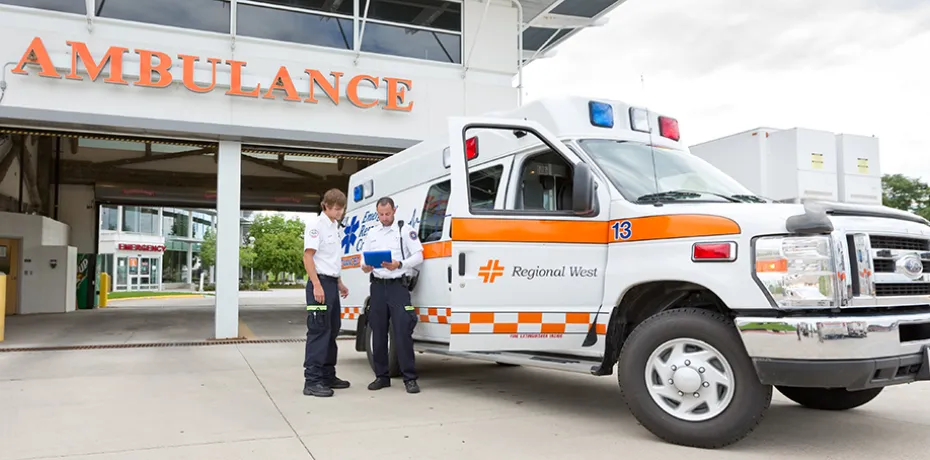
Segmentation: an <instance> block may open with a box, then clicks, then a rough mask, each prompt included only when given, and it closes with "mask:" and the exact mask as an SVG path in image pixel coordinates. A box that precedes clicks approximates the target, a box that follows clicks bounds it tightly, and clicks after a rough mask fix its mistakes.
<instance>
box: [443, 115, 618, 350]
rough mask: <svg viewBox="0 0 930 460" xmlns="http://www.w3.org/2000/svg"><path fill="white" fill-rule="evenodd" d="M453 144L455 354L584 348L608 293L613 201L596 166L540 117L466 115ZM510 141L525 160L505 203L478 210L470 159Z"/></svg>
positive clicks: (452, 126) (455, 122)
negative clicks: (610, 207)
mask: <svg viewBox="0 0 930 460" xmlns="http://www.w3.org/2000/svg"><path fill="white" fill-rule="evenodd" d="M449 140H450V144H449V145H450V148H451V154H450V157H451V168H450V169H451V180H452V193H451V194H450V197H449V211H450V213H451V225H450V230H451V234H450V239H451V242H452V243H451V244H452V250H451V253H452V264H453V270H452V272H453V277H452V301H451V305H452V317H451V326H450V332H451V337H450V343H449V347H450V350H451V351H493V350H524V351H533V350H537V351H564V350H571V349H579V348H581V347H582V346H583V343H584V342H585V337H586V336H587V335H588V332H589V330H590V329H591V325H592V322H593V320H594V318H595V317H596V316H597V312H598V308H599V306H600V302H601V299H602V296H603V290H604V286H603V278H604V269H605V268H606V261H607V237H608V229H607V225H608V224H607V214H608V206H607V203H608V201H607V200H605V199H604V197H600V198H599V197H598V190H597V187H596V185H595V178H594V175H593V174H592V172H591V170H590V169H589V168H588V166H587V165H586V164H584V163H583V162H582V161H581V159H580V158H579V157H578V156H577V155H575V153H574V152H572V151H570V150H569V149H568V148H567V147H566V146H565V145H564V144H563V143H562V142H560V141H559V140H558V139H557V138H556V137H555V136H553V135H552V134H551V133H549V132H547V130H546V129H545V128H544V127H543V126H541V125H540V124H538V123H535V122H531V121H526V120H518V119H514V120H507V119H499V118H488V119H479V118H474V117H468V118H460V117H457V118H455V119H452V120H450V123H449ZM508 143H509V144H508ZM501 145H504V146H507V145H513V146H515V147H516V151H515V152H514V153H516V152H521V153H519V154H516V155H514V154H509V157H510V158H512V159H515V160H518V161H514V165H513V168H512V169H511V173H510V174H509V177H508V181H507V188H506V190H507V192H506V193H507V196H506V197H505V200H504V204H503V206H500V205H498V206H495V209H491V210H489V209H483V208H480V207H477V206H474V204H473V203H471V202H470V194H471V188H472V187H471V184H470V182H469V173H470V172H471V169H474V166H472V165H471V164H470V162H469V158H473V157H475V156H478V157H480V156H485V155H501V153H500V152H499V151H495V150H494V149H495V148H496V147H498V146H501ZM489 146H490V147H489ZM514 181H517V182H519V184H518V186H514V183H513V182H514ZM605 190H606V189H605V188H603V187H601V192H602V193H603V192H604V191H605ZM599 202H600V205H599Z"/></svg>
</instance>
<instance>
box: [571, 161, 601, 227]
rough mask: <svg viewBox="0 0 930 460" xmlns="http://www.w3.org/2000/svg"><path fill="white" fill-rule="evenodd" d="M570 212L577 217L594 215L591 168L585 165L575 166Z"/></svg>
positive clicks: (592, 174)
mask: <svg viewBox="0 0 930 460" xmlns="http://www.w3.org/2000/svg"><path fill="white" fill-rule="evenodd" d="M572 186H573V187H574V189H573V190H572V211H573V212H574V213H575V215H578V216H589V215H591V214H594V202H595V196H596V195H595V193H594V188H595V185H594V173H592V172H591V167H590V166H588V165H587V164H585V163H578V164H576V165H575V172H574V174H573V176H572Z"/></svg>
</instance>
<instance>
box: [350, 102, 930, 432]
mask: <svg viewBox="0 0 930 460" xmlns="http://www.w3.org/2000/svg"><path fill="white" fill-rule="evenodd" d="M443 134H445V133H443ZM443 137H444V138H443V139H440V140H438V141H435V142H423V143H421V144H419V145H416V146H414V147H411V148H409V149H407V150H405V151H403V152H400V153H398V154H396V155H393V156H391V157H390V158H387V159H385V160H383V161H381V162H379V163H377V164H374V165H372V166H370V167H368V168H365V169H364V170H362V171H359V172H357V173H356V174H354V175H353V176H352V177H351V178H350V185H349V193H348V195H349V205H348V208H347V214H346V218H345V225H346V234H345V238H344V239H343V247H344V250H345V257H344V258H343V261H342V264H343V267H342V268H343V277H344V282H345V284H346V285H347V286H348V287H349V289H350V295H349V297H348V298H347V299H345V300H344V303H343V305H344V307H343V324H344V328H345V329H347V330H350V331H351V330H354V331H356V332H357V341H356V349H357V350H358V351H366V350H368V349H369V347H370V345H369V344H370V343H371V341H370V333H369V330H368V328H367V327H366V322H365V317H366V316H365V313H366V308H367V302H368V292H369V280H368V276H367V275H365V274H364V273H362V271H361V270H360V269H359V265H360V262H361V257H362V256H361V254H362V253H363V252H364V251H365V243H366V235H367V234H368V232H369V231H370V229H371V228H372V227H373V226H375V225H380V224H379V222H378V219H377V214H376V212H375V202H376V200H377V199H378V198H379V197H382V196H390V197H392V198H393V199H394V200H395V202H396V203H397V215H396V216H397V217H396V218H397V219H398V220H404V221H405V222H407V223H408V224H410V225H412V226H413V227H414V228H415V229H416V231H417V232H418V234H419V237H420V240H421V241H422V243H423V246H424V262H423V264H422V265H421V266H420V267H419V269H420V271H419V276H418V279H417V283H416V285H415V286H414V288H413V291H412V299H413V304H414V306H415V307H416V309H417V313H418V316H419V323H418V325H417V326H416V329H415V331H414V339H415V341H416V348H417V350H418V351H421V352H426V353H438V354H443V355H451V356H459V357H465V358H474V359H479V360H486V361H491V362H497V363H501V364H512V365H526V366H537V367H545V368H550V369H561V370H566V371H575V372H581V373H586V374H591V375H596V376H602V375H610V374H612V373H613V368H614V366H615V365H617V375H618V379H619V383H620V387H621V390H622V393H623V397H624V398H625V400H626V403H627V405H628V406H629V408H630V410H631V411H632V413H633V415H634V416H635V417H636V418H637V419H638V420H639V421H640V423H642V425H643V426H644V427H646V428H647V429H648V430H650V431H651V432H652V433H654V434H655V435H656V436H658V437H660V438H662V439H664V440H666V441H668V442H671V443H675V444H681V445H687V446H695V447H704V448H716V447H722V446H725V445H728V444H731V443H734V442H736V441H738V440H739V439H741V438H743V437H745V436H746V435H748V434H749V433H750V432H751V431H752V430H753V429H754V428H755V427H756V425H757V424H758V423H759V422H760V420H761V419H762V416H763V413H764V412H765V411H766V409H767V408H768V406H769V403H770V401H771V398H772V387H773V386H774V387H775V388H778V389H779V390H780V391H781V392H782V393H783V394H784V395H785V396H787V397H788V398H790V399H792V400H793V401H795V402H797V403H799V404H802V405H804V406H807V407H811V408H816V409H825V410H842V409H851V408H854V407H857V406H860V405H862V404H865V403H867V402H868V401H870V400H872V399H873V398H875V397H876V396H877V395H878V394H879V392H881V390H882V389H883V388H884V387H885V386H888V385H895V384H904V383H911V382H915V381H918V380H927V379H928V378H930V369H928V358H927V353H928V352H927V349H928V347H927V345H928V344H930V273H927V272H926V269H927V268H930V265H928V264H930V223H928V222H927V221H926V220H924V219H922V218H920V217H917V216H915V215H912V214H909V213H905V212H900V211H897V210H893V209H890V208H885V207H875V206H873V207H866V206H850V205H843V204H832V203H806V204H777V203H770V202H767V201H765V200H764V199H761V198H759V197H756V196H753V195H752V193H751V192H749V191H748V190H747V189H746V188H745V187H743V186H741V185H740V184H739V183H737V182H736V181H735V180H733V179H732V178H730V177H728V176H726V175H725V174H723V173H722V172H720V171H719V170H718V169H716V168H714V167H712V166H710V165H709V164H708V163H706V162H705V161H703V160H701V159H699V158H697V157H695V156H693V155H691V154H690V153H689V152H688V150H687V148H686V147H685V146H684V145H682V144H681V143H680V142H679V131H678V123H677V121H676V120H675V119H673V118H669V117H665V116H661V115H658V114H656V113H652V112H647V111H646V110H643V109H640V108H637V107H630V106H628V105H626V104H624V103H622V102H618V101H591V100H585V99H580V98H572V97H568V98H560V99H548V100H541V101H535V102H532V103H529V104H526V105H525V106H523V107H521V108H519V109H517V110H515V111H513V112H511V113H506V114H497V115H494V116H486V117H480V118H470V117H469V118H457V119H453V120H451V121H450V123H449V131H448V137H445V135H444V136H443ZM838 321H839V322H845V323H851V322H856V323H861V328H862V329H863V330H865V331H868V335H863V337H861V338H855V339H849V338H847V337H845V335H835V334H830V333H829V332H830V331H829V330H821V328H825V329H826V328H829V327H830V324H833V323H836V322H838ZM369 358H370V353H369ZM392 372H393V373H394V375H397V365H396V360H395V359H393V358H392Z"/></svg>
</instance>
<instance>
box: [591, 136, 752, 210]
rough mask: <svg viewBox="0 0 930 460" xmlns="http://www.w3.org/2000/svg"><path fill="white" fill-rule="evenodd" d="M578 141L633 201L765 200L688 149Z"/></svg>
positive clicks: (602, 140)
mask: <svg viewBox="0 0 930 460" xmlns="http://www.w3.org/2000/svg"><path fill="white" fill-rule="evenodd" d="M578 144H579V145H580V146H581V148H582V149H584V151H585V152H586V153H587V154H588V155H589V156H590V157H591V159H592V160H594V163H595V164H597V167H598V168H600V170H601V171H602V172H603V173H604V175H606V176H607V178H608V179H609V180H610V181H611V182H612V183H613V184H614V186H615V187H617V189H618V190H620V192H621V193H622V194H623V196H624V197H625V198H626V199H627V200H630V201H633V202H656V201H732V202H760V203H761V202H765V200H764V199H762V198H760V197H757V196H756V195H755V194H753V193H752V192H751V191H749V190H748V189H747V188H746V187H743V186H742V185H741V184H740V183H739V182H737V181H736V180H735V179H733V178H731V177H730V176H728V175H726V174H724V173H723V172H722V171H720V170H719V169H717V168H715V167H713V166H711V165H710V164H708V163H707V162H705V161H704V160H702V159H700V158H698V157H695V156H694V155H691V154H690V153H688V152H685V151H681V150H675V149H670V148H664V147H650V146H648V145H646V144H642V143H638V142H627V141H617V140H608V139H583V140H579V141H578Z"/></svg>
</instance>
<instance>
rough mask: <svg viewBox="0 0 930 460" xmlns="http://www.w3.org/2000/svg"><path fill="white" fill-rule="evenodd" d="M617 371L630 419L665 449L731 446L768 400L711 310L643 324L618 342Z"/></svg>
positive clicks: (728, 325) (671, 313)
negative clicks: (669, 445)
mask: <svg viewBox="0 0 930 460" xmlns="http://www.w3.org/2000/svg"><path fill="white" fill-rule="evenodd" d="M617 368H618V379H619V383H620V388H621V391H622V393H623V399H624V401H625V402H626V405H627V407H629V409H630V412H631V413H632V414H633V416H634V417H636V419H637V420H638V421H639V422H640V423H641V424H642V425H643V426H644V427H645V428H646V429H647V430H649V431H650V432H652V434H654V435H655V436H657V437H659V438H661V439H663V440H664V441H666V442H669V443H672V444H678V445H683V446H689V447H698V448H705V449H715V448H720V447H724V446H727V445H730V444H733V443H735V442H737V441H739V440H740V439H742V438H744V437H746V436H748V435H749V434H750V433H751V432H752V431H753V430H754V429H755V428H756V426H758V424H759V422H761V421H762V416H763V414H764V413H765V411H766V410H767V409H768V407H769V404H770V403H771V401H772V387H771V386H770V385H763V384H762V383H761V382H760V381H759V378H758V376H757V375H756V371H755V367H754V366H753V364H752V360H751V359H750V358H749V356H748V355H747V354H746V350H745V348H744V347H743V343H742V341H741V340H740V338H739V335H738V334H737V332H736V328H735V327H734V326H733V323H732V322H731V321H730V320H729V319H728V318H727V317H726V316H724V315H722V314H720V313H716V312H712V311H707V310H701V309H695V308H682V309H674V310H666V311H664V312H661V313H658V314H656V315H654V316H652V317H650V318H648V319H646V320H645V321H643V322H642V323H641V324H640V325H639V326H637V327H636V329H634V330H633V332H632V334H630V337H629V338H628V339H627V340H626V342H625V343H624V345H623V349H622V350H621V352H620V361H619V363H618V366H617Z"/></svg>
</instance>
